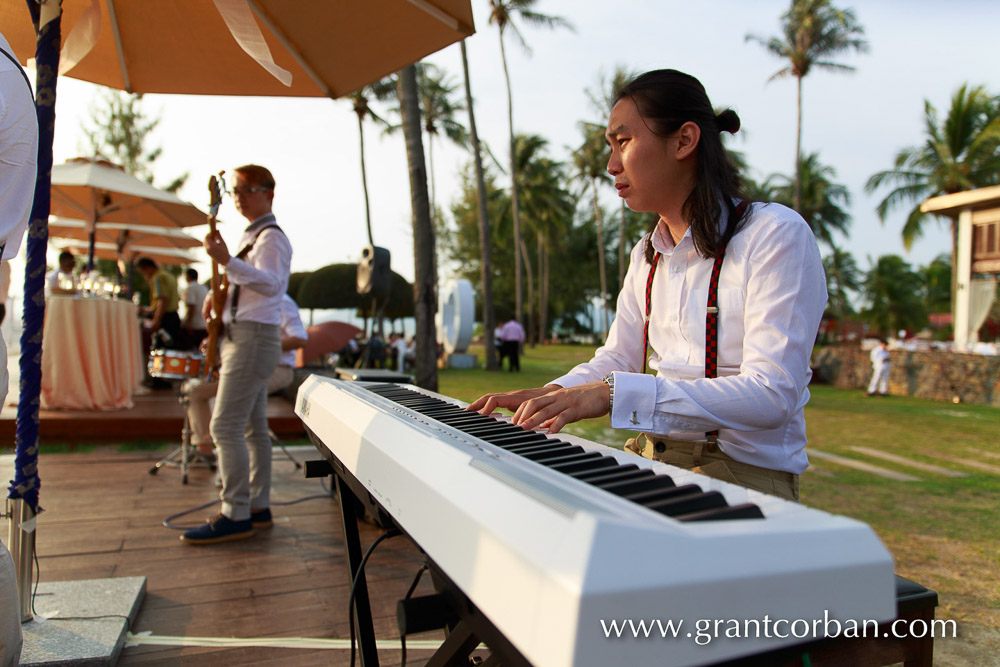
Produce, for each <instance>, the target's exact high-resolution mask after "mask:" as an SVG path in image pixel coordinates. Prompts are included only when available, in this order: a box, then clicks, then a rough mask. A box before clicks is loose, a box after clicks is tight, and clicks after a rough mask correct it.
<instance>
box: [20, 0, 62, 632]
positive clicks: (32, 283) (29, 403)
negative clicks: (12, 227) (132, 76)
mask: <svg viewBox="0 0 1000 667" xmlns="http://www.w3.org/2000/svg"><path fill="white" fill-rule="evenodd" d="M26 4H27V5H28V11H29V13H30V14H31V21H32V23H33V24H34V25H35V35H36V46H35V62H36V64H37V68H36V69H37V72H38V74H37V77H36V80H35V116H36V118H37V119H38V176H37V178H36V180H35V199H34V203H32V205H31V217H30V218H29V227H28V238H27V240H26V243H25V245H26V257H27V259H26V262H25V267H24V308H23V311H22V316H21V318H22V319H21V321H22V324H23V330H22V332H21V358H20V360H19V363H20V369H21V390H20V398H19V400H18V402H17V426H16V430H15V436H14V443H15V454H14V480H13V481H12V482H11V484H10V486H9V487H8V494H7V497H8V499H9V501H10V503H11V505H10V507H11V518H10V531H11V532H10V551H11V557H12V558H13V559H14V566H15V567H16V568H17V578H18V597H19V600H20V601H22V604H21V610H22V618H23V617H24V615H25V614H26V613H27V612H28V611H30V596H31V588H30V582H31V559H32V557H33V556H34V547H35V540H34V533H33V532H31V533H30V539H28V540H27V543H26V541H25V537H26V533H25V528H26V526H25V523H26V522H28V521H30V522H32V523H31V524H29V525H30V526H31V528H32V530H33V528H34V517H35V515H36V514H37V513H38V489H39V487H40V486H41V482H40V480H39V477H38V447H39V438H38V406H39V398H40V396H41V393H42V368H41V359H42V333H43V330H42V323H43V322H44V319H45V297H44V285H45V247H46V245H48V242H49V222H48V221H49V204H50V200H49V197H50V196H51V188H52V138H53V129H54V127H55V121H56V81H57V79H58V77H57V76H56V75H55V73H56V72H58V71H59V45H60V44H61V43H62V37H61V25H62V15H61V7H60V4H59V3H58V2H53V1H52V0H47V1H44V2H42V3H39V2H37V0H26ZM15 524H16V525H17V529H16V531H15ZM25 582H27V584H28V585H26V583H25ZM26 607H27V610H26ZM28 616H29V617H30V614H28Z"/></svg>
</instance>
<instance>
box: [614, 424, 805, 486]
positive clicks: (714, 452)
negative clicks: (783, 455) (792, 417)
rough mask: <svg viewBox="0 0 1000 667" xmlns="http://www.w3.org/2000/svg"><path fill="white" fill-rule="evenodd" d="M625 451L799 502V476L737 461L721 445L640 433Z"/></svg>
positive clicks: (629, 441) (627, 444)
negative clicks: (720, 447)
mask: <svg viewBox="0 0 1000 667" xmlns="http://www.w3.org/2000/svg"><path fill="white" fill-rule="evenodd" d="M625 451H628V452H632V453H633V454H638V455H639V456H642V457H644V458H647V459H653V460H654V461H662V462H663V463H669V464H670V465H674V466H677V467H678V468H684V469H685V470H693V471H694V472H697V473H701V474H703V475H707V476H708V477H713V478H715V479H721V480H722V481H724V482H731V483H733V484H739V485H740V486H743V487H746V488H748V489H753V490H755V491H763V492H764V493H770V494H771V495H773V496H779V497H781V498H785V499H786V500H795V501H797V500H798V499H799V476H798V475H795V474H793V473H790V472H785V471H783V470H771V469H769V468H761V467H759V466H755V465H750V464H749V463H743V462H742V461H737V460H735V459H734V458H732V457H731V456H728V455H727V454H725V453H724V452H723V451H722V450H721V449H719V447H718V445H717V444H710V443H708V442H692V441H689V440H673V439H671V438H667V437H664V436H662V435H650V434H646V433H640V434H639V437H637V438H629V439H628V442H626V443H625Z"/></svg>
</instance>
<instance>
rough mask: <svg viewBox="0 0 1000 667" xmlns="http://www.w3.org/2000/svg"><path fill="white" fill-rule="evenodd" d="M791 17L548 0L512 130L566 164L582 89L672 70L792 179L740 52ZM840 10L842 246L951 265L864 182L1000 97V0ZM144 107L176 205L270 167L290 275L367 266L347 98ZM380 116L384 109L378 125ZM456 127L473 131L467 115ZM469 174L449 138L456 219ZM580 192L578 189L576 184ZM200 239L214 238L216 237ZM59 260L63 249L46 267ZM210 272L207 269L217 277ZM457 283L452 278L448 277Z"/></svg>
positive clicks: (375, 185)
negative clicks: (235, 172)
mask: <svg viewBox="0 0 1000 667" xmlns="http://www.w3.org/2000/svg"><path fill="white" fill-rule="evenodd" d="M472 5H473V11H474V17H475V27H476V30H477V32H476V34H475V35H473V36H472V37H471V38H469V39H468V41H467V45H468V52H469V67H470V72H471V77H472V91H473V95H474V97H475V111H476V123H477V127H478V129H479V132H480V136H481V138H482V139H483V140H485V141H486V142H488V144H489V145H490V146H491V147H492V148H493V150H494V152H495V153H496V154H497V156H498V158H499V159H500V160H501V162H506V160H507V157H506V153H507V151H506V146H507V142H508V127H507V94H506V88H505V85H504V78H503V69H502V63H501V59H500V47H499V39H498V35H497V30H496V27H495V26H492V25H490V24H489V23H488V18H489V17H488V12H487V7H488V2H487V0H472ZM787 5H788V2H787V0H699V1H697V2H692V1H691V0H685V1H682V0H618V1H616V2H603V1H598V0H539V1H538V3H537V5H536V8H537V10H538V11H541V12H544V13H547V14H551V15H557V16H561V17H563V18H565V19H567V20H568V21H569V22H571V23H572V24H573V27H574V30H573V31H569V30H565V29H557V30H554V31H550V30H547V29H543V28H536V27H533V26H526V25H524V24H523V23H522V24H521V31H522V34H523V35H524V37H525V39H526V40H527V42H528V43H529V45H530V47H531V53H530V54H529V53H527V52H526V51H525V50H524V49H522V48H521V47H520V46H519V45H518V44H517V43H516V41H513V40H511V39H510V37H507V38H506V39H507V40H508V41H507V54H508V58H509V67H510V73H511V80H512V87H513V106H514V127H515V130H516V131H517V132H523V133H534V134H540V135H542V136H543V137H545V138H547V139H548V141H549V149H550V155H551V157H554V158H557V159H563V160H565V159H568V156H569V152H570V150H571V149H572V147H573V146H575V145H576V144H578V143H579V142H580V140H581V134H580V131H579V128H578V121H581V120H589V121H596V122H603V121H604V120H605V119H604V118H603V114H602V113H599V112H598V111H597V110H596V109H594V107H593V105H592V104H591V102H590V101H589V99H588V96H587V93H586V91H587V90H595V91H596V90H598V89H599V88H600V81H601V77H602V75H603V76H607V75H609V74H610V73H611V72H612V71H613V70H614V69H615V67H617V66H624V67H627V68H629V69H631V70H635V71H643V70H648V69H656V68H674V69H679V70H681V71H685V72H688V73H690V74H692V75H694V76H696V77H698V78H699V79H700V80H701V81H702V83H703V84H704V85H705V88H706V89H707V91H708V94H709V96H710V98H711V100H712V103H713V105H714V106H716V107H725V106H730V107H732V108H734V109H735V110H736V111H737V112H738V113H739V115H740V117H741V119H742V123H743V129H742V130H741V132H740V133H739V134H738V135H737V137H736V138H735V140H734V141H730V142H729V145H730V146H731V147H733V148H735V149H737V150H740V151H743V152H744V153H745V155H746V157H747V159H748V161H749V163H750V165H751V167H752V168H753V176H754V177H755V178H758V179H760V178H763V177H765V176H767V175H769V174H772V173H775V172H781V173H784V174H790V173H791V172H792V171H793V168H794V153H795V80H794V79H792V78H783V79H778V80H774V81H770V82H769V78H770V77H771V75H772V74H774V73H775V72H776V71H778V70H779V69H781V68H782V67H783V65H784V63H783V62H782V61H781V60H779V59H778V58H776V57H774V56H772V55H770V54H768V53H767V52H765V51H764V49H763V48H762V47H761V46H760V45H759V44H757V43H754V42H747V41H746V40H745V39H744V37H745V35H746V34H747V33H752V34H755V35H760V36H763V37H770V36H772V35H776V34H778V32H779V27H780V24H779V21H780V15H781V13H782V12H783V11H784V10H785V9H786V7H787ZM837 6H839V7H851V8H853V9H854V11H855V14H856V16H857V19H858V21H859V22H860V24H861V25H862V26H863V27H864V29H865V37H866V38H867V40H868V42H869V44H870V51H869V52H868V53H867V54H854V53H849V54H845V55H843V56H841V57H840V58H839V59H838V62H841V63H843V64H847V65H851V66H853V67H856V68H857V69H856V71H855V72H853V73H847V74H842V73H830V72H827V71H822V70H815V71H813V73H811V74H810V75H809V76H808V77H807V78H806V79H805V81H804V86H803V116H804V121H803V122H804V126H803V139H802V141H803V151H804V152H814V151H818V152H819V153H820V160H821V162H822V163H823V164H827V165H830V166H832V167H834V169H835V170H836V177H835V178H834V181H835V182H839V183H842V184H844V185H846V186H847V187H848V188H849V190H850V193H851V197H852V201H851V205H850V206H849V208H848V210H849V212H850V213H851V215H852V218H853V222H852V225H851V233H850V236H849V238H846V239H844V238H839V239H838V241H839V244H840V245H841V246H842V247H844V248H846V249H847V250H849V251H850V252H851V253H852V254H854V256H855V258H856V259H857V261H858V264H859V266H860V267H861V268H862V269H866V268H868V267H869V266H870V263H869V260H868V258H869V257H871V258H873V259H874V258H877V257H878V256H880V255H884V254H890V253H894V254H901V255H903V256H904V257H905V259H906V260H907V261H909V262H911V263H912V264H914V265H922V264H926V263H928V262H930V261H931V260H932V259H933V258H934V257H936V256H937V255H939V254H941V253H945V252H948V251H949V241H948V235H947V233H946V231H945V226H944V225H943V224H938V223H935V222H931V223H930V224H929V225H928V226H927V227H926V229H927V233H926V235H925V237H924V239H922V240H920V241H918V242H917V243H916V244H915V245H914V246H913V248H912V250H911V251H910V252H908V253H907V252H906V251H904V248H903V245H902V242H901V240H900V231H901V229H902V224H903V219H904V217H905V211H904V210H902V209H901V210H898V211H896V212H895V213H894V214H893V215H892V216H890V217H889V218H888V220H887V221H886V222H885V224H884V225H883V224H881V223H880V222H879V220H878V218H877V216H876V214H875V211H874V209H875V206H876V204H877V202H878V201H879V200H880V199H881V197H880V196H876V197H872V196H868V195H866V194H865V193H864V189H863V187H864V183H865V181H867V179H868V178H869V177H870V176H871V175H872V174H873V173H875V172H876V171H880V170H883V169H887V168H890V167H891V166H892V163H893V159H894V156H895V154H896V153H897V152H898V151H899V150H900V149H901V148H904V147H907V146H913V145H917V144H919V143H920V142H921V140H922V138H923V109H924V100H925V99H926V100H929V101H930V102H931V103H932V104H933V105H934V106H936V107H937V108H938V109H939V110H940V111H941V112H942V114H944V113H946V112H947V108H948V104H949V101H950V98H951V95H952V94H953V92H954V91H955V90H956V89H957V88H958V87H959V86H960V85H961V84H963V83H965V82H969V83H970V84H973V85H984V86H985V87H986V88H987V90H988V91H990V92H991V93H994V94H997V93H1000V68H998V67H997V56H996V55H995V54H994V53H993V51H994V50H995V49H994V44H995V30H996V26H997V25H1000V3H996V2H993V1H992V0H953V1H952V2H948V3H942V2H937V1H934V0H856V1H855V2H853V3H851V2H838V3H837ZM66 30H67V27H64V32H66ZM428 60H429V61H430V62H433V63H435V64H437V65H439V66H441V67H443V68H444V69H445V70H446V72H447V73H448V75H450V76H451V77H453V80H454V83H456V84H458V85H459V90H458V93H459V94H460V95H461V96H462V99H463V100H464V89H462V88H461V84H462V69H461V55H460V50H459V47H458V45H453V46H450V47H448V48H446V49H444V50H442V51H440V52H438V53H436V54H434V55H432V56H430V57H429V58H428ZM279 64H281V62H280V58H279ZM98 91H99V87H98V86H95V85H92V84H88V83H84V82H79V81H75V80H72V79H70V78H66V77H63V78H62V79H61V80H60V83H59V86H58V91H57V106H56V132H55V135H56V136H55V144H54V159H55V164H59V163H61V162H63V161H65V160H66V159H69V158H72V157H76V156H78V155H83V154H86V153H87V150H86V146H87V142H86V140H85V138H84V134H83V131H82V129H81V127H82V125H83V123H84V122H85V121H86V119H87V118H88V117H89V110H90V108H91V106H92V105H93V104H94V101H95V100H96V99H97V96H98ZM143 108H144V110H145V111H146V113H147V114H149V115H150V116H152V117H159V118H160V119H161V120H160V123H159V126H158V127H157V129H156V130H155V131H154V133H153V134H152V135H151V138H150V145H151V146H159V147H161V148H162V151H163V152H162V156H161V157H160V159H159V160H158V161H157V162H156V165H155V179H156V180H155V182H156V183H158V184H161V185H162V184H165V183H167V182H169V181H170V180H172V179H173V177H175V176H177V175H179V174H181V173H184V172H189V173H190V178H189V179H188V181H187V184H186V185H185V186H184V188H183V189H182V190H181V191H180V192H179V195H180V196H181V197H182V198H184V199H186V200H188V201H190V202H192V203H194V204H195V205H197V206H199V207H201V208H202V209H205V208H206V204H207V199H208V195H207V189H206V183H207V181H208V178H209V176H210V175H211V174H214V173H216V172H218V171H219V170H221V169H226V170H228V171H230V172H231V170H232V169H233V167H236V166H238V165H240V164H245V163H250V162H255V163H258V164H263V165H265V166H267V167H269V168H270V169H271V170H272V172H273V173H274V176H275V180H276V181H277V188H276V191H275V199H274V211H275V214H276V215H277V217H278V221H279V223H280V224H281V226H282V228H283V229H284V230H285V231H286V233H287V234H288V236H289V238H290V240H291V242H292V246H293V248H294V256H293V259H292V270H293V271H311V270H314V269H317V268H319V267H321V266H325V265H327V264H331V263H335V262H351V263H353V262H356V261H357V259H358V258H359V257H360V254H361V250H362V248H363V247H364V246H365V245H367V233H366V231H365V214H364V200H363V197H362V193H361V175H360V168H359V163H360V161H359V141H358V128H357V121H356V116H355V115H354V113H353V112H352V110H351V105H350V103H349V102H347V101H344V100H329V99H316V98H312V99H291V98H254V97H222V96H208V97H192V96H181V95H146V96H145V97H144V100H143ZM384 110H385V107H384V106H383V107H381V108H380V107H378V106H377V105H376V111H378V112H381V111H384ZM460 119H461V120H462V121H463V122H467V117H463V116H460ZM365 132H366V135H365V140H366V143H365V145H366V153H365V160H366V164H367V168H368V185H369V195H370V198H371V209H372V225H373V230H374V232H373V233H374V239H375V243H376V245H379V246H383V247H386V248H388V249H389V250H390V252H391V253H392V268H393V270H394V271H396V272H398V273H400V274H401V275H403V276H404V277H406V278H407V279H410V280H412V278H413V244H412V231H411V230H412V227H411V213H410V192H409V178H408V172H407V166H406V156H405V149H404V146H403V140H402V137H401V135H400V136H391V137H383V136H382V134H381V129H379V128H378V127H376V126H374V125H371V124H369V125H367V126H366V128H365ZM426 152H427V146H426V142H425V153H426ZM468 160H469V154H468V153H467V152H465V151H463V150H461V149H458V148H456V147H452V146H447V145H443V144H441V143H440V142H438V143H437V144H436V145H435V147H434V164H433V168H434V172H435V175H436V199H437V202H438V205H440V206H442V207H443V208H445V209H447V208H448V207H449V205H450V203H451V202H452V201H453V200H454V199H455V198H456V197H457V195H458V188H459V173H460V171H461V169H462V167H463V165H465V164H466V163H467V161H468ZM570 185H571V186H572V187H573V188H575V190H574V191H577V192H578V191H579V186H578V185H577V184H570ZM601 197H602V201H603V202H604V204H605V205H606V206H614V205H616V203H617V202H616V200H617V196H616V194H615V192H614V190H613V188H611V187H610V186H609V187H607V188H606V189H605V191H604V192H603V193H602V194H601ZM220 220H221V221H222V223H223V224H222V225H221V226H220V230H221V231H222V233H223V235H224V237H225V238H226V239H227V240H228V241H229V242H230V244H235V243H236V242H237V241H238V239H239V235H240V232H241V230H242V228H243V226H244V223H243V220H242V218H241V217H240V216H239V215H238V213H237V212H236V210H235V208H234V207H233V205H232V202H231V200H230V199H228V198H226V200H225V201H224V203H223V207H222V209H221V211H220ZM193 232H194V233H195V234H196V235H198V236H203V235H204V233H205V230H204V229H203V228H194V230H193ZM824 252H825V251H824ZM22 253H23V250H22ZM54 261H55V253H54V252H52V251H51V250H50V253H49V263H50V264H53V263H54ZM202 268H204V269H205V271H207V264H206V265H204V266H203V267H202ZM511 268H512V267H511ZM446 269H447V267H445V271H444V273H443V275H442V276H441V279H442V282H443V281H445V280H447V278H448V277H449V276H448V275H447V272H446ZM15 274H17V271H16V270H15ZM16 288H17V285H16V281H15V285H14V289H16ZM14 293H16V292H14Z"/></svg>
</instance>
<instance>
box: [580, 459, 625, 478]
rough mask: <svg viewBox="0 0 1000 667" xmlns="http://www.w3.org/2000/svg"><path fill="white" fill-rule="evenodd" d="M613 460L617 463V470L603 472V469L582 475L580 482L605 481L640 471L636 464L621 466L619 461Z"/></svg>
mask: <svg viewBox="0 0 1000 667" xmlns="http://www.w3.org/2000/svg"><path fill="white" fill-rule="evenodd" d="M608 458H610V457H608ZM611 460H612V461H614V462H615V468H614V469H613V470H603V469H597V470H593V471H591V472H589V473H586V474H584V475H581V476H580V480H581V481H583V482H587V483H590V482H591V481H594V480H603V479H605V478H614V477H621V476H622V475H625V474H627V473H632V472H635V471H636V470H639V466H637V465H635V464H634V463H627V464H621V463H618V460H617V459H611Z"/></svg>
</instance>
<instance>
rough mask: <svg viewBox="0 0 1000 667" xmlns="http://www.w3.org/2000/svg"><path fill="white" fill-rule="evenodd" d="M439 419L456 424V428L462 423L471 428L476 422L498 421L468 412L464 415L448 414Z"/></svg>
mask: <svg viewBox="0 0 1000 667" xmlns="http://www.w3.org/2000/svg"><path fill="white" fill-rule="evenodd" d="M437 420H438V421H439V422H443V423H445V424H448V425H450V426H455V428H458V427H459V426H460V425H461V426H465V427H467V428H469V427H472V426H475V425H476V424H494V423H496V420H495V419H490V418H489V417H487V416H485V415H475V414H473V415H470V414H468V413H466V414H462V415H446V416H444V417H438V418H437Z"/></svg>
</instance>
